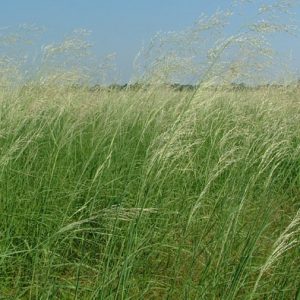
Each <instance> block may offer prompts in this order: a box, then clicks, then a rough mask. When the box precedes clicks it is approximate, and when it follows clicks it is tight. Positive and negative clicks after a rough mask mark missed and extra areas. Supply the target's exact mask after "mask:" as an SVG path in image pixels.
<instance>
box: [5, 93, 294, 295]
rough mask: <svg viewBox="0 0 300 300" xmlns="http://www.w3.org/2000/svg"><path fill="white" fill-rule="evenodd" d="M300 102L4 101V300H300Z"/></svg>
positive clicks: (161, 96)
mask: <svg viewBox="0 0 300 300" xmlns="http://www.w3.org/2000/svg"><path fill="white" fill-rule="evenodd" d="M299 96H300V92H299V90H296V89H291V88H289V87H287V88H285V89H284V88H282V89H278V88H269V89H267V88H265V89H260V90H258V89H257V90H255V89H253V90H242V91H229V90H222V89H221V90H218V91H216V90H209V89H199V90H198V91H197V92H196V93H194V92H191V91H187V92H185V91H183V92H177V91H174V90H172V89H168V88H163V87H162V88H159V89H154V88H148V89H145V90H136V91H133V90H127V91H106V90H103V91H98V92H90V91H88V90H86V89H74V90H73V89H68V90H66V89H64V88H55V87H45V88H41V89H37V88H36V87H34V88H27V89H26V90H24V89H22V90H18V89H6V90H5V89H3V90H1V92H0V120H1V122H0V211H1V221H0V249H1V250H0V276H1V278H0V298H1V297H2V298H4V299H54V298H55V299H74V297H75V298H76V297H77V299H131V298H132V299H162V298H169V299H248V298H253V299H296V295H297V293H298V295H299V282H300V270H299V265H300V259H299V257H300V255H299V254H300V252H299V244H297V239H299V212H298V211H299V203H300V202H299V192H300V177H299V174H300V173H299V172H300V146H299V145H300V128H299V123H300V106H299Z"/></svg>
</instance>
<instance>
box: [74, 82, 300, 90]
mask: <svg viewBox="0 0 300 300" xmlns="http://www.w3.org/2000/svg"><path fill="white" fill-rule="evenodd" d="M291 86H297V87H300V80H299V81H298V82H296V83H295V84H293V85H291ZM79 87H80V86H78V88H79ZM153 87H154V85H153V84H144V83H134V84H111V85H109V86H101V85H99V84H96V85H94V86H92V87H89V90H90V91H91V92H97V91H101V90H115V91H122V90H140V89H144V90H145V89H146V90H147V89H150V88H153ZM155 87H156V88H157V87H160V88H169V89H173V90H175V91H180V92H181V91H194V90H196V89H197V88H198V87H199V85H193V84H180V83H173V84H161V85H155ZM283 87H286V85H282V84H262V85H255V86H254V85H253V86H250V85H247V84H245V83H231V84H226V85H210V86H207V87H206V88H207V89H225V90H226V89H227V90H257V89H266V88H283Z"/></svg>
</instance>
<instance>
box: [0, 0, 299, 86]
mask: <svg viewBox="0 0 300 300" xmlns="http://www.w3.org/2000/svg"><path fill="white" fill-rule="evenodd" d="M297 1H299V0H297ZM268 2H270V1H268ZM230 3H231V1H229V0H219V1H212V0H106V1H104V0H2V1H1V9H0V28H1V27H5V26H16V25H18V24H22V23H28V24H36V25H40V26H45V28H46V29H47V31H46V33H45V34H44V40H43V43H48V42H55V41H59V40H60V39H62V38H63V36H64V35H66V34H68V33H70V32H71V31H72V30H73V29H76V28H86V29H89V30H91V31H92V36H91V40H92V41H93V43H94V45H95V46H94V50H95V52H96V53H97V54H98V55H99V56H104V55H105V54H109V53H113V52H115V53H116V54H117V66H118V68H119V70H120V73H121V74H122V75H121V77H122V79H123V80H125V81H126V80H127V79H128V78H129V76H130V73H131V65H132V61H133V59H134V57H135V55H136V53H137V52H138V50H139V49H140V48H141V46H142V44H143V42H147V41H149V39H150V38H151V37H152V36H153V35H154V34H155V33H156V32H158V31H176V30H182V29H184V28H186V27H188V26H190V25H192V24H193V22H195V21H196V20H197V18H198V17H199V16H200V15H201V13H205V14H212V13H213V12H214V11H216V9H227V8H229V5H230ZM251 13H252V12H251V11H250V12H249V15H250V14H251ZM294 13H295V14H296V18H298V19H299V20H298V21H297V22H298V24H299V25H300V9H299V8H297V9H295V10H294ZM232 20H233V26H234V27H239V26H240V21H241V18H237V19H236V20H235V19H234V18H233V19H232ZM274 47H275V48H276V49H278V50H280V51H282V52H285V53H289V54H292V56H293V60H292V63H291V65H293V67H295V68H298V69H299V68H300V58H299V56H300V38H299V37H295V38H286V37H284V38H283V37H281V38H280V39H277V40H276V39H275V40H274ZM282 55H286V54H282Z"/></svg>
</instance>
